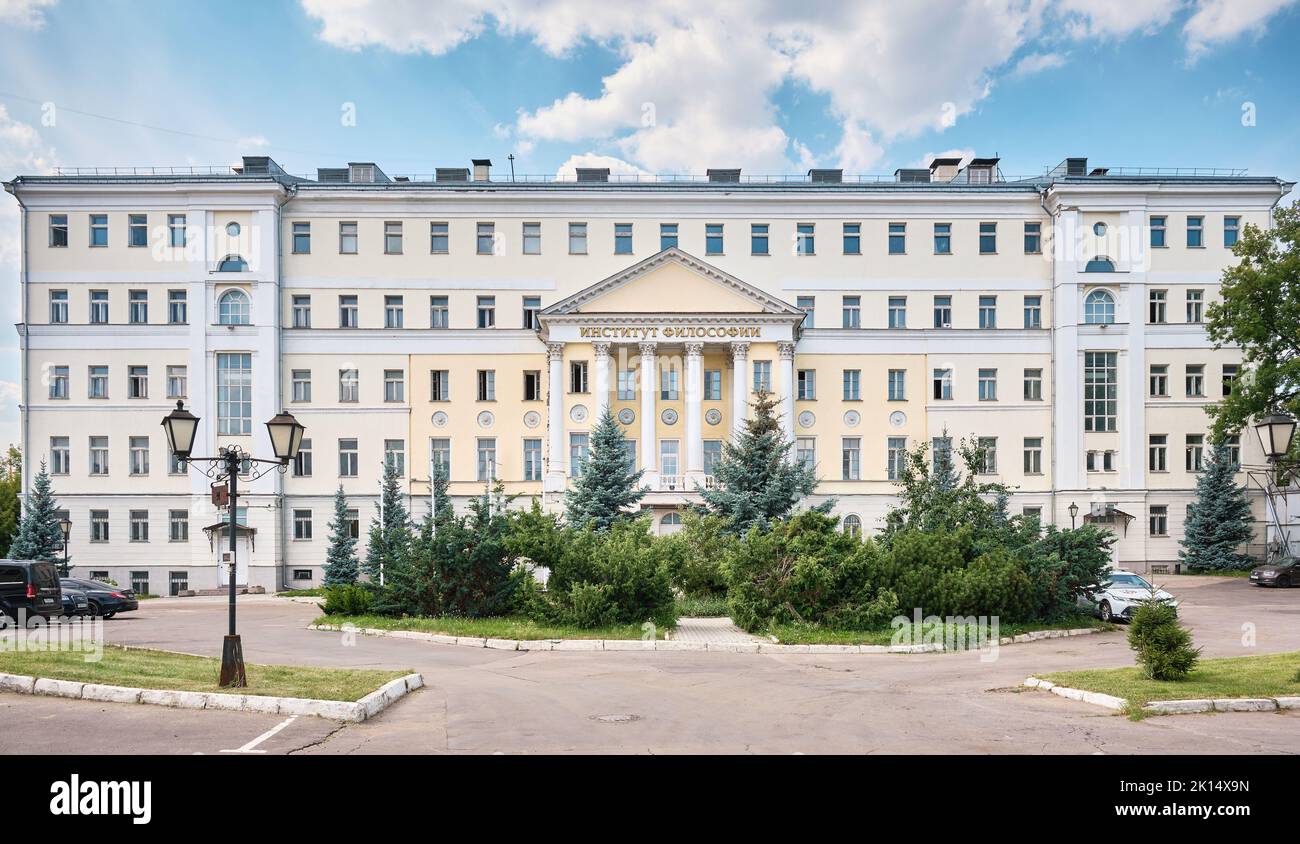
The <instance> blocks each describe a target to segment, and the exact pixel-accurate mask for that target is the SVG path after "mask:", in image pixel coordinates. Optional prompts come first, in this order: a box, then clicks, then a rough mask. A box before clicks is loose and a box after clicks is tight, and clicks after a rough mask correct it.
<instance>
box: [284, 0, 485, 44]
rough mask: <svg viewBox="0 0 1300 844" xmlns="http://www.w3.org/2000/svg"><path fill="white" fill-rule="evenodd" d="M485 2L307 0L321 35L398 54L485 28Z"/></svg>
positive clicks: (464, 38)
mask: <svg viewBox="0 0 1300 844" xmlns="http://www.w3.org/2000/svg"><path fill="white" fill-rule="evenodd" d="M486 5H488V4H486V3H480V2H474V0H441V2H439V3H437V4H433V3H427V2H423V0H382V2H376V1H375V0H302V8H303V11H305V12H306V13H307V14H308V15H309V16H310V17H313V18H315V19H316V20H318V21H320V23H321V29H320V32H319V37H320V39H321V40H322V41H324V42H325V43H327V44H333V45H334V46H335V47H342V48H343V49H345V50H360V49H361V48H362V47H367V46H371V45H375V46H381V47H384V48H386V49H389V50H393V51H395V52H398V53H431V54H433V55H435V56H436V55H439V54H440V53H445V52H447V51H448V50H451V49H453V48H455V47H457V46H459V45H461V44H463V43H464V42H466V41H468V40H470V39H471V38H474V37H476V36H477V35H479V34H480V33H481V32H482V31H483V25H484V17H485V9H484V7H485V6H486Z"/></svg>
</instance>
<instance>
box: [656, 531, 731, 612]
mask: <svg viewBox="0 0 1300 844" xmlns="http://www.w3.org/2000/svg"><path fill="white" fill-rule="evenodd" d="M726 529H727V523H726V521H725V520H724V519H722V518H720V517H718V516H708V515H701V514H699V513H693V512H687V513H686V515H685V516H684V517H683V519H682V529H681V530H680V531H678V532H677V533H675V534H673V535H671V536H666V537H662V538H660V539H659V540H658V542H657V544H658V545H659V548H660V553H661V555H662V557H663V560H664V565H666V566H667V568H668V576H669V578H670V579H671V581H672V585H673V588H674V589H676V590H677V591H678V592H680V593H681V594H682V595H685V596H687V597H691V598H708V597H723V596H725V595H726V594H727V578H726V576H725V575H724V574H723V572H722V561H723V559H724V558H725V557H726V555H727V550H728V549H729V548H730V547H731V546H732V545H733V544H734V543H735V542H736V538H735V537H734V536H732V535H731V534H729V533H727V532H726Z"/></svg>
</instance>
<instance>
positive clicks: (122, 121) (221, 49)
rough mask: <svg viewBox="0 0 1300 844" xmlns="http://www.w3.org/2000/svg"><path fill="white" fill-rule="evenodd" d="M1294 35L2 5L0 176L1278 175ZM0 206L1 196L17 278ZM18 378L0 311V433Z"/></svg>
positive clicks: (1290, 169)
mask: <svg viewBox="0 0 1300 844" xmlns="http://www.w3.org/2000/svg"><path fill="white" fill-rule="evenodd" d="M697 9H708V10H709V16H704V15H702V14H700V13H698V12H697ZM1297 36H1300V0H970V2H965V0H914V2H908V3H896V2H887V1H886V0H855V2H846V3H839V2H818V0H805V2H802V3H798V4H793V3H788V2H784V0H749V2H740V0H718V1H717V2H715V3H712V4H708V5H703V6H702V5H700V4H698V3H694V2H687V0H659V2H656V3H654V4H645V3H620V2H618V0H569V2H548V1H547V0H443V2H438V3H429V2H421V0H301V2H287V0H285V2H269V3H240V2H235V3H231V2H223V3H204V2H192V3H183V4H164V3H148V4H143V3H139V2H136V3H128V2H111V0H110V2H88V0H0V177H3V178H9V177H10V176H12V175H14V174H15V173H18V172H37V171H43V170H47V169H49V168H50V167H53V166H88V165H145V164H169V165H181V164H227V163H230V162H233V161H235V160H236V159H237V158H238V157H239V156H240V155H241V154H249V153H255V154H269V155H271V156H273V157H274V158H275V159H276V160H277V161H279V162H280V163H281V164H282V165H283V166H284V167H286V168H287V169H288V170H290V171H291V172H297V173H308V172H312V171H314V170H315V168H317V167H320V166H337V165H339V164H342V163H344V162H347V161H350V160H353V161H355V160H363V161H368V160H373V161H376V162H378V163H379V164H380V166H381V167H383V168H384V169H385V170H386V171H387V172H388V173H390V174H398V173H430V172H432V170H433V168H434V167H436V166H455V165H461V166H464V165H467V163H468V159H470V158H471V157H485V156H486V157H490V158H492V159H493V161H494V162H495V164H496V168H497V171H498V172H501V171H503V170H508V166H509V164H508V161H507V160H506V155H507V154H509V153H512V152H513V153H514V154H515V156H516V169H517V171H518V172H520V173H535V174H549V173H556V172H559V171H561V170H562V169H566V168H571V167H573V166H574V165H575V164H581V163H588V162H589V163H605V164H608V165H609V166H611V167H613V168H614V169H615V171H616V172H619V171H627V172H632V171H643V172H652V173H653V172H696V173H698V172H702V171H703V170H704V169H705V168H707V167H710V166H714V167H717V166H724V167H725V166H739V167H743V168H744V169H745V171H746V172H748V173H790V172H801V171H803V170H805V169H807V167H809V166H829V167H836V166H842V167H844V168H845V170H846V171H847V172H851V173H888V172H892V171H893V170H894V169H895V168H897V167H906V166H915V165H920V164H924V163H925V162H926V161H927V160H928V157H931V156H933V155H935V154H939V153H945V152H953V151H960V152H962V153H963V154H979V155H992V154H998V155H1000V156H1001V157H1002V166H1003V170H1004V172H1006V173H1007V174H1008V175H1028V174H1032V173H1039V172H1042V170H1043V169H1044V168H1046V167H1049V166H1052V165H1054V164H1056V163H1057V162H1059V161H1060V160H1061V159H1063V158H1065V157H1066V156H1071V155H1085V156H1088V157H1089V159H1090V160H1091V161H1092V162H1094V163H1095V164H1101V165H1110V166H1165V167H1243V168H1248V169H1249V170H1250V172H1251V173H1254V174H1268V175H1278V176H1282V177H1284V178H1288V179H1295V178H1296V177H1297V176H1300V160H1298V159H1300V143H1298V141H1300V83H1298V82H1297V79H1300V61H1298V60H1297V59H1296V57H1295V52H1294V50H1295V45H1296V44H1297V42H1298V41H1300V38H1298V37H1297ZM46 104H53V111H52V114H53V116H54V119H53V121H52V124H53V125H50V124H51V121H50V120H49V115H50V114H51V110H50V107H49V106H48V105H46ZM1243 109H1247V111H1249V112H1250V113H1251V114H1253V117H1254V120H1253V125H1243ZM345 113H355V117H356V119H355V121H354V124H350V123H347V122H346V121H344V120H343V119H342V118H343V117H344V115H345ZM91 114H93V115H98V116H90V115H91ZM110 118H111V119H110ZM16 220H17V216H16V209H15V206H14V203H13V202H12V201H11V200H10V199H9V198H8V197H5V198H4V199H3V200H0V274H3V277H4V279H5V281H6V283H9V284H13V283H14V280H16V273H17V258H16V248H15V247H16V242H15V237H16ZM10 289H13V288H10ZM13 302H14V297H12V296H9V297H3V300H0V307H3V308H5V309H6V313H5V314H4V321H5V322H7V323H8V324H12V323H14V322H15V321H17V312H16V307H15V305H14V303H13ZM16 380H17V346H16V338H15V337H14V335H13V332H12V331H9V332H5V333H4V336H3V337H0V442H5V441H8V440H10V439H13V438H14V436H15V432H16V419H17V415H16V387H15V384H16Z"/></svg>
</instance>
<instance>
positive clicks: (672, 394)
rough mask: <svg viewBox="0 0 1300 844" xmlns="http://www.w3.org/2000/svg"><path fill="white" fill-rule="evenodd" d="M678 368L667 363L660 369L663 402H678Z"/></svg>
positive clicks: (660, 387) (660, 392)
mask: <svg viewBox="0 0 1300 844" xmlns="http://www.w3.org/2000/svg"><path fill="white" fill-rule="evenodd" d="M677 375H678V373H677V367H675V366H673V364H672V363H668V362H665V363H664V364H663V365H662V366H660V367H659V398H660V399H661V400H662V401H677V397H678V390H677V382H678V378H677Z"/></svg>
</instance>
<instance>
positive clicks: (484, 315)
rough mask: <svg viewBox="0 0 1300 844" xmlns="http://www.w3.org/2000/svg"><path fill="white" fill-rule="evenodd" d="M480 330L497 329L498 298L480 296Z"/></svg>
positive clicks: (478, 315)
mask: <svg viewBox="0 0 1300 844" xmlns="http://www.w3.org/2000/svg"><path fill="white" fill-rule="evenodd" d="M477 320H478V327H479V328H495V327H496V324H497V297H495V296H479V297H478V308H477Z"/></svg>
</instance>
